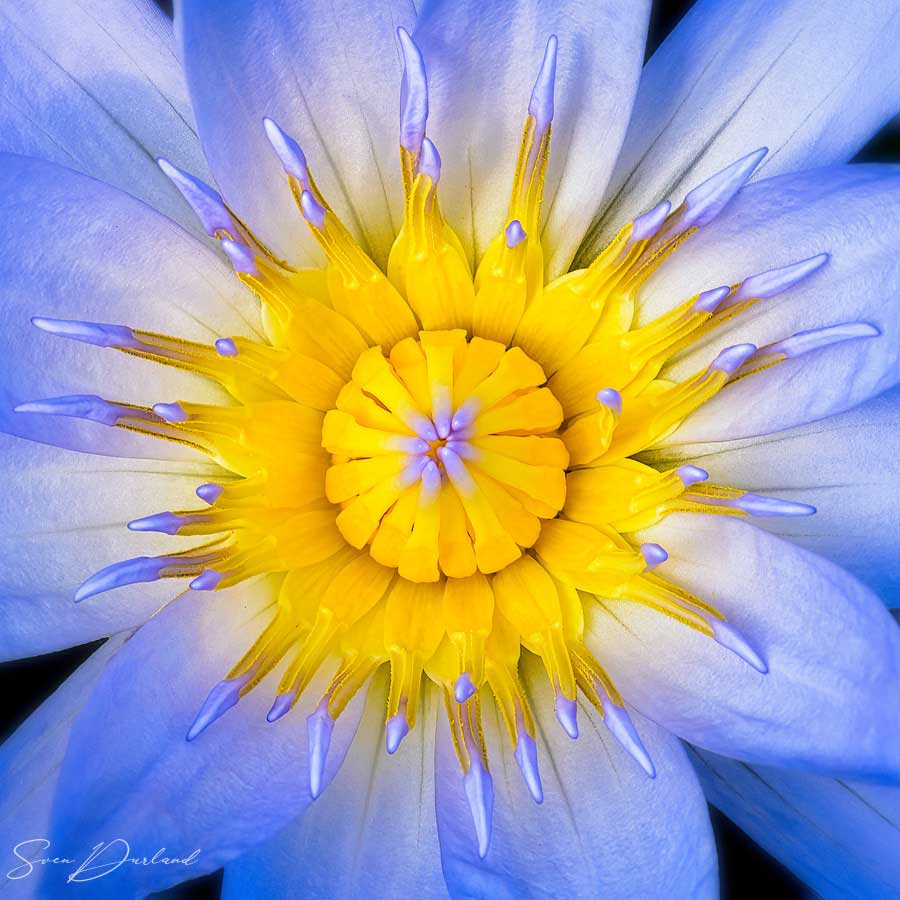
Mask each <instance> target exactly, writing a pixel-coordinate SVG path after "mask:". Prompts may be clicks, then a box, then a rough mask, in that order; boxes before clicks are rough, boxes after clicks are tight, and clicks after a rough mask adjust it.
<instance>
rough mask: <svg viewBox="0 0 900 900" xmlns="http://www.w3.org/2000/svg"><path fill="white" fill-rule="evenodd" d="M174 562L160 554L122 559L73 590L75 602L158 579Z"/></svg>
mask: <svg viewBox="0 0 900 900" xmlns="http://www.w3.org/2000/svg"><path fill="white" fill-rule="evenodd" d="M176 563H177V560H176V559H173V558H171V557H161V556H136V557H134V558H133V559H123V560H121V561H120V562H116V563H113V564H112V565H111V566H106V567H105V568H103V569H101V570H100V571H99V572H95V573H94V574H93V575H91V577H90V578H88V579H87V580H86V581H85V582H84V583H83V584H82V585H81V587H79V588H78V590H77V591H76V592H75V598H74V599H75V602H76V603H81V601H82V600H87V599H88V597H94V596H96V595H97V594H104V593H106V592H107V591H111V590H114V589H115V588H120V587H125V586H126V585H129V584H147V583H149V582H151V581H159V579H160V575H161V574H162V570H163V569H165V568H166V567H167V566H171V565H175V564H176Z"/></svg>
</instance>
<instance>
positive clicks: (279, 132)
mask: <svg viewBox="0 0 900 900" xmlns="http://www.w3.org/2000/svg"><path fill="white" fill-rule="evenodd" d="M263 128H265V130H266V137H267V138H268V139H269V143H270V144H271V145H272V149H273V150H274V151H275V155H276V156H277V157H278V160H279V162H280V163H281V167H282V168H283V169H284V171H285V172H287V174H288V175H292V176H293V177H294V178H296V179H297V181H299V182H300V185H301V187H302V188H303V190H304V191H308V190H309V168H308V167H307V164H306V155H305V154H304V153H303V151H302V150H301V149H300V145H299V144H298V143H297V142H296V141H295V140H294V139H293V138H292V137H291V136H290V135H289V134H288V133H287V132H285V131H284V130H283V129H282V128H281V126H280V125H279V124H278V123H277V122H276V121H275V120H274V119H270V118H269V117H268V116H266V118H264V119H263Z"/></svg>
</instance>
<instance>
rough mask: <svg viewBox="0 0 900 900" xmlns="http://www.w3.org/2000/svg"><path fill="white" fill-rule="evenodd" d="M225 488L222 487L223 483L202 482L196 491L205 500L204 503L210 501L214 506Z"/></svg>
mask: <svg viewBox="0 0 900 900" xmlns="http://www.w3.org/2000/svg"><path fill="white" fill-rule="evenodd" d="M224 490H225V488H224V487H222V485H221V484H213V483H212V482H210V483H209V484H201V485H200V487H198V488H197V490H196V491H194V493H195V494H196V495H197V496H198V497H199V498H200V499H201V500H203V502H204V503H208V504H209V505H210V506H212V505H213V504H214V503H215V502H216V500H218V499H219V497H221V496H222V491H224Z"/></svg>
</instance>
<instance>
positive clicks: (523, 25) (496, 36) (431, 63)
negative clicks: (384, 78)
mask: <svg viewBox="0 0 900 900" xmlns="http://www.w3.org/2000/svg"><path fill="white" fill-rule="evenodd" d="M649 8H650V4H649V3H648V2H647V0H632V2H628V3H620V2H615V0H590V2H588V0H564V2H555V3H534V2H530V0H514V2H508V0H487V2H485V0H465V2H459V0H431V2H428V3H426V4H425V5H424V6H423V8H422V10H421V13H420V16H419V22H418V24H417V25H416V32H415V35H414V36H415V38H416V40H417V41H418V42H419V43H420V44H421V47H422V50H423V53H424V55H425V64H426V67H427V69H428V74H429V80H430V85H431V104H430V117H429V120H428V121H429V135H430V136H431V138H432V139H433V140H434V142H435V143H436V144H437V147H438V150H440V152H441V156H442V157H443V159H444V168H443V173H442V185H441V208H442V210H444V211H445V212H446V215H447V217H448V219H449V220H450V222H451V224H452V225H453V226H454V227H455V228H456V229H457V231H458V233H459V235H460V237H461V238H462V240H463V242H464V245H465V246H466V247H467V249H468V250H469V252H470V253H472V254H473V255H474V257H475V258H478V257H480V255H481V254H482V253H483V252H484V250H485V248H486V247H487V245H488V243H489V242H490V241H491V240H492V239H493V238H494V237H495V236H496V235H497V234H498V233H499V232H500V229H501V228H503V226H504V225H505V224H506V214H507V207H508V204H509V192H510V188H511V186H512V178H513V171H514V169H515V162H516V154H517V153H518V150H519V144H520V143H521V140H522V127H523V125H524V123H525V116H526V114H527V110H528V102H529V97H530V96H531V90H532V86H533V85H534V81H535V78H536V76H537V73H538V70H539V68H540V64H541V58H542V56H543V53H544V46H545V44H546V43H547V39H548V38H549V37H550V35H551V34H556V35H557V36H558V38H559V57H558V66H557V78H556V93H555V114H554V118H553V137H552V141H551V150H550V166H549V169H548V172H547V183H546V189H545V202H544V210H545V213H546V220H545V221H546V224H545V226H544V237H545V246H546V248H547V267H548V269H549V271H550V274H552V275H558V274H560V272H562V271H564V270H565V269H566V268H567V267H568V265H569V262H570V261H571V259H572V255H573V254H574V252H575V250H576V248H577V247H578V244H579V243H580V241H581V239H582V236H583V234H584V232H585V230H586V229H587V227H588V225H589V223H590V222H591V220H592V219H593V217H594V215H595V214H596V210H597V207H598V206H599V203H600V198H601V197H602V195H603V191H604V189H605V187H606V184H607V181H608V179H609V177H610V173H611V172H612V169H613V165H614V163H615V159H616V156H617V154H618V152H619V147H620V146H621V143H622V139H623V136H624V134H625V128H626V126H627V124H628V117H629V114H630V112H631V104H632V99H633V97H634V94H635V91H636V89H637V82H638V78H639V75H640V67H641V62H642V59H643V52H644V39H645V35H646V28H647V17H648V13H649ZM651 205H653V204H651ZM635 212H636V213H637V212H643V210H635Z"/></svg>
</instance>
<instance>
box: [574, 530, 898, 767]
mask: <svg viewBox="0 0 900 900" xmlns="http://www.w3.org/2000/svg"><path fill="white" fill-rule="evenodd" d="M641 539H642V540H652V541H654V542H657V543H659V544H660V545H662V546H663V547H664V548H665V549H666V550H667V551H668V553H669V559H668V561H667V562H665V563H663V564H662V565H661V566H659V568H658V569H656V570H655V573H654V574H658V575H660V576H662V577H663V578H665V579H669V580H671V581H672V582H673V583H675V584H677V585H679V586H681V587H682V588H685V589H686V590H688V591H690V592H692V593H693V594H695V595H696V596H698V597H700V598H701V599H703V600H706V601H707V602H709V603H712V604H713V605H714V606H716V607H717V608H718V609H719V610H720V611H721V612H722V613H724V615H725V616H726V617H727V619H728V621H729V622H730V623H731V624H732V625H733V626H735V627H736V628H737V629H738V630H739V631H740V632H741V634H743V635H744V637H745V638H746V640H747V641H748V642H749V643H750V645H751V646H752V647H753V648H754V649H755V650H756V651H757V652H758V653H759V654H760V655H761V656H762V658H763V659H764V660H765V661H766V662H767V663H768V668H769V672H768V674H766V675H762V674H760V673H759V672H757V671H756V670H755V669H753V668H751V666H749V665H748V664H747V663H745V662H744V661H743V660H741V659H739V658H738V657H737V656H736V655H734V654H733V653H731V652H729V651H728V650H726V649H725V648H724V647H721V646H719V645H718V644H717V643H715V642H714V641H713V640H712V639H711V638H708V637H706V636H705V635H702V634H700V633H699V632H697V631H695V630H693V629H690V628H688V627H686V626H684V625H681V624H679V623H677V622H675V621H674V620H672V619H670V618H668V617H666V616H664V615H662V614H660V613H658V612H655V611H653V610H650V609H648V608H647V607H644V606H641V605H639V604H637V603H631V602H627V601H622V600H616V601H611V600H604V601H603V604H602V606H601V604H599V603H598V604H597V606H596V607H594V608H593V609H592V610H591V623H590V629H589V630H590V637H589V638H588V645H589V646H590V647H591V648H592V650H593V651H594V653H595V654H596V655H597V658H598V659H599V660H600V662H601V663H602V665H604V666H605V667H606V669H607V671H608V672H609V674H610V677H611V678H612V679H613V681H614V682H615V684H616V686H617V687H618V688H619V690H620V691H621V692H622V695H623V696H624V697H625V699H626V700H628V701H629V702H630V703H632V704H634V706H635V707H637V708H638V709H639V710H640V711H641V712H642V713H644V714H645V715H647V716H650V717H651V718H653V719H655V720H656V721H657V722H659V723H660V724H661V725H664V726H665V727H666V728H668V729H669V730H670V731H673V732H674V733H675V734H677V735H679V736H680V737H683V738H685V739H686V740H689V741H691V742H692V743H694V744H697V745H698V746H700V747H704V748H706V749H708V750H712V751H714V752H716V753H722V754H725V755H728V756H733V757H735V758H737V759H743V760H745V761H747V762H753V763H759V764H761V765H778V766H784V767H785V768H792V769H798V770H804V771H811V772H818V773H821V774H829V775H839V776H846V777H852V778H864V779H881V780H884V781H892V782H895V783H896V782H900V742H898V741H897V739H896V738H897V722H898V721H900V628H898V626H897V623H896V622H894V620H893V619H892V618H891V616H890V614H889V613H888V611H887V610H886V609H885V608H884V605H883V604H882V603H881V602H880V601H879V599H878V597H876V596H875V594H873V593H872V592H871V591H869V590H868V588H866V587H864V586H863V585H862V584H860V583H859V582H857V581H856V580H855V579H854V578H853V577H852V576H850V575H849V574H847V573H846V572H845V571H844V570H843V569H840V568H839V567H837V566H835V565H834V564H833V563H831V562H828V561H827V560H825V559H823V558H821V557H818V556H816V555H815V554H812V553H810V552H809V551H807V550H803V549H801V548H799V547H794V546H793V545H792V544H790V543H788V542H787V541H784V540H782V539H780V538H778V537H775V536H774V535H771V534H769V533H768V532H765V531H762V530H761V529H759V528H756V527H755V526H753V525H750V524H748V523H746V522H741V521H737V520H734V519H726V518H724V517H720V516H703V515H686V514H679V515H673V516H669V518H667V519H666V520H664V521H663V523H662V524H660V525H657V526H654V527H653V528H650V529H647V531H645V532H642V533H641Z"/></svg>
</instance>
